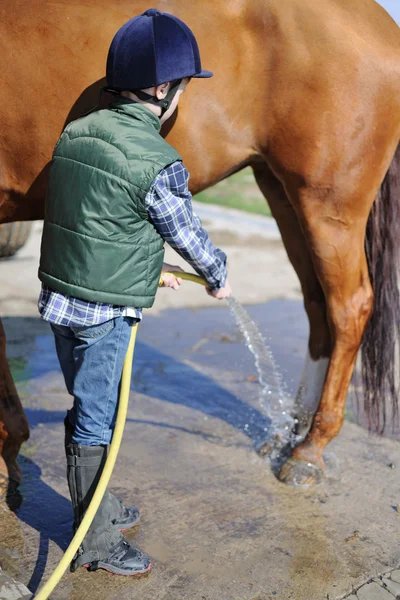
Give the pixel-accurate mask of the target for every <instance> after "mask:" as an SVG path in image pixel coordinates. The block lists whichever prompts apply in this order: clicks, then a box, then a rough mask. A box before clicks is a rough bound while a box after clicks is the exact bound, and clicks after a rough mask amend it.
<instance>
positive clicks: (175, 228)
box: [146, 161, 227, 289]
mask: <svg viewBox="0 0 400 600" xmlns="http://www.w3.org/2000/svg"><path fill="white" fill-rule="evenodd" d="M188 181H189V173H188V172H187V170H186V168H185V167H184V165H183V164H182V162H181V161H177V162H175V163H173V164H172V165H169V166H168V167H166V168H165V169H163V170H162V171H161V172H160V173H159V174H158V175H157V177H156V178H155V180H154V181H153V184H152V186H151V188H150V190H149V192H148V194H147V196H146V208H147V211H148V213H149V216H150V220H151V221H152V223H153V225H154V227H155V228H156V229H157V231H158V233H159V234H160V235H161V237H162V238H163V239H164V240H165V241H166V242H167V243H168V244H169V245H170V246H171V248H174V250H176V252H178V254H179V255H180V256H182V258H184V259H185V260H186V261H187V262H188V263H189V264H190V265H191V266H192V267H193V269H194V270H195V271H196V272H197V273H198V274H199V275H202V276H203V277H204V278H205V279H206V281H207V282H208V284H209V287H210V288H211V289H217V288H220V287H223V286H224V285H225V282H226V278H227V268H226V254H225V253H224V252H223V251H222V250H220V249H219V248H216V247H215V246H214V244H213V243H212V241H211V240H210V238H209V236H208V233H207V232H206V231H205V229H204V228H203V226H202V223H201V220H200V219H199V217H198V216H197V215H196V214H195V213H194V212H193V207H192V195H191V193H190V191H189V188H188Z"/></svg>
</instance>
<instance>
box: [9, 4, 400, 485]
mask: <svg viewBox="0 0 400 600" xmlns="http://www.w3.org/2000/svg"><path fill="white" fill-rule="evenodd" d="M155 6H156V7H158V8H160V9H161V10H164V11H167V12H171V13H174V14H176V15H177V16H179V17H180V18H182V19H183V20H184V21H186V22H187V23H188V24H189V26H190V27H191V28H192V29H193V30H194V32H195V34H196V36H197V38H198V40H199V45H200V49H201V53H202V58H203V64H204V65H205V66H206V67H207V68H209V69H211V70H213V71H214V73H215V77H214V78H213V79H212V80H210V81H209V82H204V81H201V82H199V81H193V82H192V83H191V84H190V86H189V88H188V92H187V94H186V96H185V98H184V101H183V102H182V105H181V107H180V109H179V114H178V117H177V118H176V120H175V122H173V123H170V124H169V131H166V132H165V133H166V135H167V136H168V141H169V142H170V143H171V144H172V145H173V146H175V147H176V148H177V149H178V150H179V152H180V153H181V154H182V156H183V157H184V161H185V163H186V165H187V167H188V169H189V171H190V172H191V188H192V192H193V193H196V192H198V191H200V190H202V189H204V188H206V187H208V186H210V185H212V184H214V183H216V182H217V181H219V180H221V179H223V178H224V177H227V176H228V175H230V174H231V173H234V172H235V171H238V170H239V169H241V168H242V167H244V166H248V165H250V166H251V167H252V168H253V170H254V173H255V176H256V179H257V182H258V184H259V186H260V189H261V190H262V192H263V193H264V194H265V197H266V198H268V201H269V203H270V206H271V209H272V212H273V214H274V217H275V218H276V220H277V222H278V225H279V228H280V230H281V233H282V238H283V241H284V243H285V246H286V249H287V252H288V255H289V258H290V260H291V262H292V264H293V266H294V268H295V269H296V271H297V274H298V276H299V279H300V281H301V286H302V290H303V293H304V300H305V307H306V311H307V314H308V317H309V321H310V340H309V355H308V357H307V361H306V367H305V371H304V376H303V382H302V387H303V395H302V401H303V400H305V401H306V403H308V404H309V403H313V404H314V410H315V409H316V412H315V415H314V416H313V418H312V422H311V423H308V422H307V423H306V424H304V428H303V430H304V431H303V432H304V435H305V436H306V437H305V439H304V441H303V442H302V443H300V444H299V445H298V446H297V447H296V448H295V449H294V451H293V454H292V457H291V458H289V460H288V461H287V462H286V464H285V465H284V466H283V469H282V471H281V479H282V480H284V481H288V482H291V481H299V480H300V481H303V482H308V481H312V479H313V477H314V476H315V468H316V469H317V470H318V469H323V468H324V463H323V458H322V452H323V450H324V448H325V446H326V445H327V444H328V442H329V441H330V440H331V439H332V438H333V437H334V436H336V435H337V434H338V432H339V430H340V428H341V425H342V421H343V413H344V404H345V400H346V394H347V390H348V385H349V382H350V378H351V376H352V372H353V368H354V364H355V360H356V356H357V351H358V349H359V347H360V344H361V340H362V337H363V334H364V330H365V329H366V328H367V332H366V333H365V335H364V344H363V348H364V352H363V354H364V368H363V372H364V382H365V385H366V388H365V405H366V409H367V412H368V415H369V417H370V422H371V424H372V425H375V426H377V427H378V428H382V425H383V423H384V420H385V415H386V412H385V401H386V402H387V400H389V401H390V402H391V403H392V407H393V412H394V413H395V412H396V406H397V404H396V403H397V389H396V385H395V376H394V371H395V368H394V356H395V348H394V346H395V342H396V339H397V338H398V334H399V327H400V298H399V294H398V287H397V271H398V266H399V260H398V258H399V255H398V250H399V246H400V241H399V234H398V232H399V231H400V210H399V201H400V150H399V149H398V147H399V140H400V30H399V28H398V27H397V25H396V23H395V22H394V21H393V20H392V19H391V18H390V17H389V15H388V14H387V13H386V12H385V11H384V9H383V8H381V7H380V6H379V5H378V4H376V3H375V2H374V0H325V1H324V2H314V1H311V0H308V1H306V2H305V1H304V0H269V1H268V2H267V1H266V0H191V1H190V2H188V1H187V0H158V1H155ZM148 7H149V6H148V0H145V1H143V0H129V1H128V0H117V1H116V2H113V3H110V2H106V1H105V0H81V1H80V2H73V1H72V0H70V1H69V0H65V1H61V0H60V1H57V0H56V1H54V2H47V1H46V0H33V1H32V0H29V1H28V0H14V1H13V2H12V5H11V0H10V2H8V3H7V2H6V3H3V4H2V7H1V9H0V14H1V37H0V47H1V54H2V56H3V60H2V67H1V78H2V86H1V95H2V101H1V103H0V122H1V127H0V220H1V221H3V222H5V221H13V220H25V219H26V220H29V219H40V218H42V217H43V207H44V198H45V188H46V173H47V168H48V166H47V165H48V162H49V160H50V158H51V152H52V148H53V146H54V144H55V142H56V140H57V137H58V136H59V134H60V132H61V130H62V127H63V125H64V123H65V121H66V120H70V119H72V118H75V117H77V116H79V115H81V114H83V113H84V112H86V111H87V110H89V109H90V108H91V107H93V106H94V105H95V104H96V102H97V99H98V92H99V88H100V86H101V85H102V84H103V81H102V80H101V78H102V76H103V74H104V69H105V66H104V65H105V58H106V52H107V49H108V46H109V43H110V40H111V38H112V36H113V34H114V33H115V31H116V30H117V28H118V27H119V26H120V25H122V23H124V22H125V21H126V20H127V19H129V18H130V17H132V16H133V15H135V14H138V13H141V12H142V11H143V10H145V9H146V8H148ZM396 149H397V150H396ZM382 184H383V185H382ZM381 186H382V187H381ZM375 199H376V202H375V204H374V200H375ZM373 205H374V208H373V209H372V211H371V208H372V207H373ZM367 224H368V226H367ZM366 231H367V236H366ZM371 280H372V286H371ZM374 297H375V310H374V312H373V307H374ZM372 313H373V316H372V319H371V315H372ZM368 323H369V325H368ZM367 325H368V327H367ZM1 341H2V344H3V348H2V354H1V356H0V360H1V361H2V364H1V370H0V373H1V374H2V375H3V378H4V383H3V385H2V387H1V395H2V397H1V403H2V406H3V411H4V412H5V417H4V419H3V420H4V421H5V430H7V431H8V439H7V440H5V442H4V444H5V445H4V457H5V458H6V460H7V461H8V463H9V465H10V469H11V470H10V475H11V476H12V477H14V478H16V479H18V477H19V474H18V471H17V470H16V467H15V461H14V459H15V452H16V449H17V447H18V445H19V443H20V442H21V440H22V439H24V438H25V437H26V435H27V426H26V423H25V421H24V419H23V416H22V415H21V414H20V413H21V411H20V409H19V404H18V400H17V396H16V394H15V390H14V387H13V384H12V381H11V378H10V376H9V372H8V370H7V367H6V365H5V354H4V344H5V340H4V337H2V338H1ZM12 411H14V417H15V415H16V414H20V416H19V417H18V418H19V421H16V420H15V418H12V417H13V415H12V414H11V416H10V412H12ZM303 421H304V420H301V422H302V423H303ZM308 429H309V431H308V432H307V430H308ZM0 431H1V428H0ZM5 433H6V432H5ZM7 444H9V448H12V452H11V453H10V452H9V451H6V450H7ZM310 463H311V464H312V465H314V470H312V472H311V471H310V472H309V471H308V470H307V468H305V469H304V466H306V467H307V465H309V464H310ZM13 465H14V466H13Z"/></svg>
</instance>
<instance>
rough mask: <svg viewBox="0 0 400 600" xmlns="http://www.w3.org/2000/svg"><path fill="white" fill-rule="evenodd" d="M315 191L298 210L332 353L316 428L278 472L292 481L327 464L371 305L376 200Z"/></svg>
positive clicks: (305, 479) (305, 194)
mask: <svg viewBox="0 0 400 600" xmlns="http://www.w3.org/2000/svg"><path fill="white" fill-rule="evenodd" d="M316 196H318V193H317V192H315V191H314V190H310V191H308V190H305V191H304V190H303V191H302V193H301V202H299V204H298V206H297V209H298V214H299V215H300V218H301V219H302V228H303V231H304V232H305V236H306V240H307V244H308V247H309V249H310V252H311V255H312V258H313V263H314V266H315V270H316V273H317V276H318V279H319V281H320V283H321V286H322V289H323V291H324V295H325V300H326V306H327V318H328V323H329V327H330V331H331V339H332V352H331V357H330V361H329V366H328V370H327V375H326V379H325V383H324V387H323V391H322V396H321V399H320V403H319V407H318V410H317V412H316V414H315V416H314V419H313V423H312V427H311V429H310V431H309V433H308V435H307V437H306V439H305V440H304V441H303V442H302V443H301V444H300V445H299V446H297V447H296V448H295V449H294V451H293V455H292V457H291V458H290V459H289V460H288V461H287V462H286V463H285V464H284V465H283V467H282V470H281V473H280V479H281V480H282V481H285V482H287V483H293V484H309V483H314V482H315V481H316V480H318V479H319V477H320V476H321V474H322V472H323V471H324V469H325V465H324V461H323V458H322V453H323V451H324V449H325V447H326V445H327V444H328V443H329V442H330V440H332V439H333V438H334V437H335V436H336V435H337V434H338V433H339V431H340V428H341V426H342V422H343V417H344V407H345V402H346V396H347V390H348V386H349V383H350V379H351V376H352V373H353V369H354V364H355V361H356V357H357V352H358V349H359V347H360V344H361V339H362V335H363V333H364V329H365V327H366V325H367V322H368V320H369V318H370V315H371V313H372V308H373V292H372V288H371V284H370V280H369V274H368V266H367V261H366V257H365V252H364V237H365V228H366V223H367V218H368V213H369V210H370V207H371V205H372V199H371V201H370V202H362V201H360V200H359V199H356V198H353V202H352V203H350V202H349V204H348V205H343V203H340V200H338V198H336V197H335V194H334V193H333V192H332V195H331V197H328V198H327V197H326V194H325V195H324V198H323V201H321V203H319V202H318V198H317V197H316ZM350 206H351V209H350ZM356 207H358V214H357V209H356ZM337 212H339V214H337Z"/></svg>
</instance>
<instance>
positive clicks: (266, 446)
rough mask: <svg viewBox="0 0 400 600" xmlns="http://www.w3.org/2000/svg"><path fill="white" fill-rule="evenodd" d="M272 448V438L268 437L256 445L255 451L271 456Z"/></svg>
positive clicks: (261, 454)
mask: <svg viewBox="0 0 400 600" xmlns="http://www.w3.org/2000/svg"><path fill="white" fill-rule="evenodd" d="M273 449H274V440H272V439H271V438H268V439H266V440H263V441H262V442H260V443H258V444H257V445H256V452H257V454H259V455H260V456H271V454H272V452H273Z"/></svg>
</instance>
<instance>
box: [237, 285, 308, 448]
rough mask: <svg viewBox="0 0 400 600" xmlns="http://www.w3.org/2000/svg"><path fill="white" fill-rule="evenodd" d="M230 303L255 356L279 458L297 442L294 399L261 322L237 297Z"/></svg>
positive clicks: (270, 438)
mask: <svg viewBox="0 0 400 600" xmlns="http://www.w3.org/2000/svg"><path fill="white" fill-rule="evenodd" d="M227 302H228V305H229V309H230V311H231V313H232V315H233V318H234V319H235V321H236V324H237V325H238V327H239V329H240V331H241V332H242V334H243V335H244V337H245V340H246V346H247V347H248V349H249V350H250V352H251V353H252V354H253V356H254V359H255V366H256V369H257V373H258V381H259V383H260V385H261V388H262V389H261V393H260V397H259V402H260V405H261V408H262V410H263V411H264V412H265V413H266V415H267V416H268V417H269V418H270V419H271V430H270V432H269V434H268V441H269V445H270V448H271V458H275V457H277V456H279V452H280V450H281V449H282V448H283V447H284V446H286V444H288V443H293V442H294V440H293V437H294V436H293V434H292V430H293V428H294V426H295V425H296V422H297V420H296V419H294V418H293V417H292V415H291V412H292V408H293V401H292V399H291V398H290V396H289V394H288V392H287V390H286V388H285V385H284V383H283V379H282V376H281V374H280V372H279V369H278V367H277V364H276V362H275V359H274V356H273V354H272V351H271V348H270V347H269V346H268V344H267V343H266V341H265V339H264V338H263V336H262V335H261V333H260V331H259V329H258V327H257V325H256V324H255V323H254V321H253V320H252V318H251V317H250V315H249V313H248V312H247V311H246V310H245V309H244V308H243V306H242V305H241V304H240V302H238V301H237V300H236V298H234V297H232V296H230V297H229V298H228V299H227Z"/></svg>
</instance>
